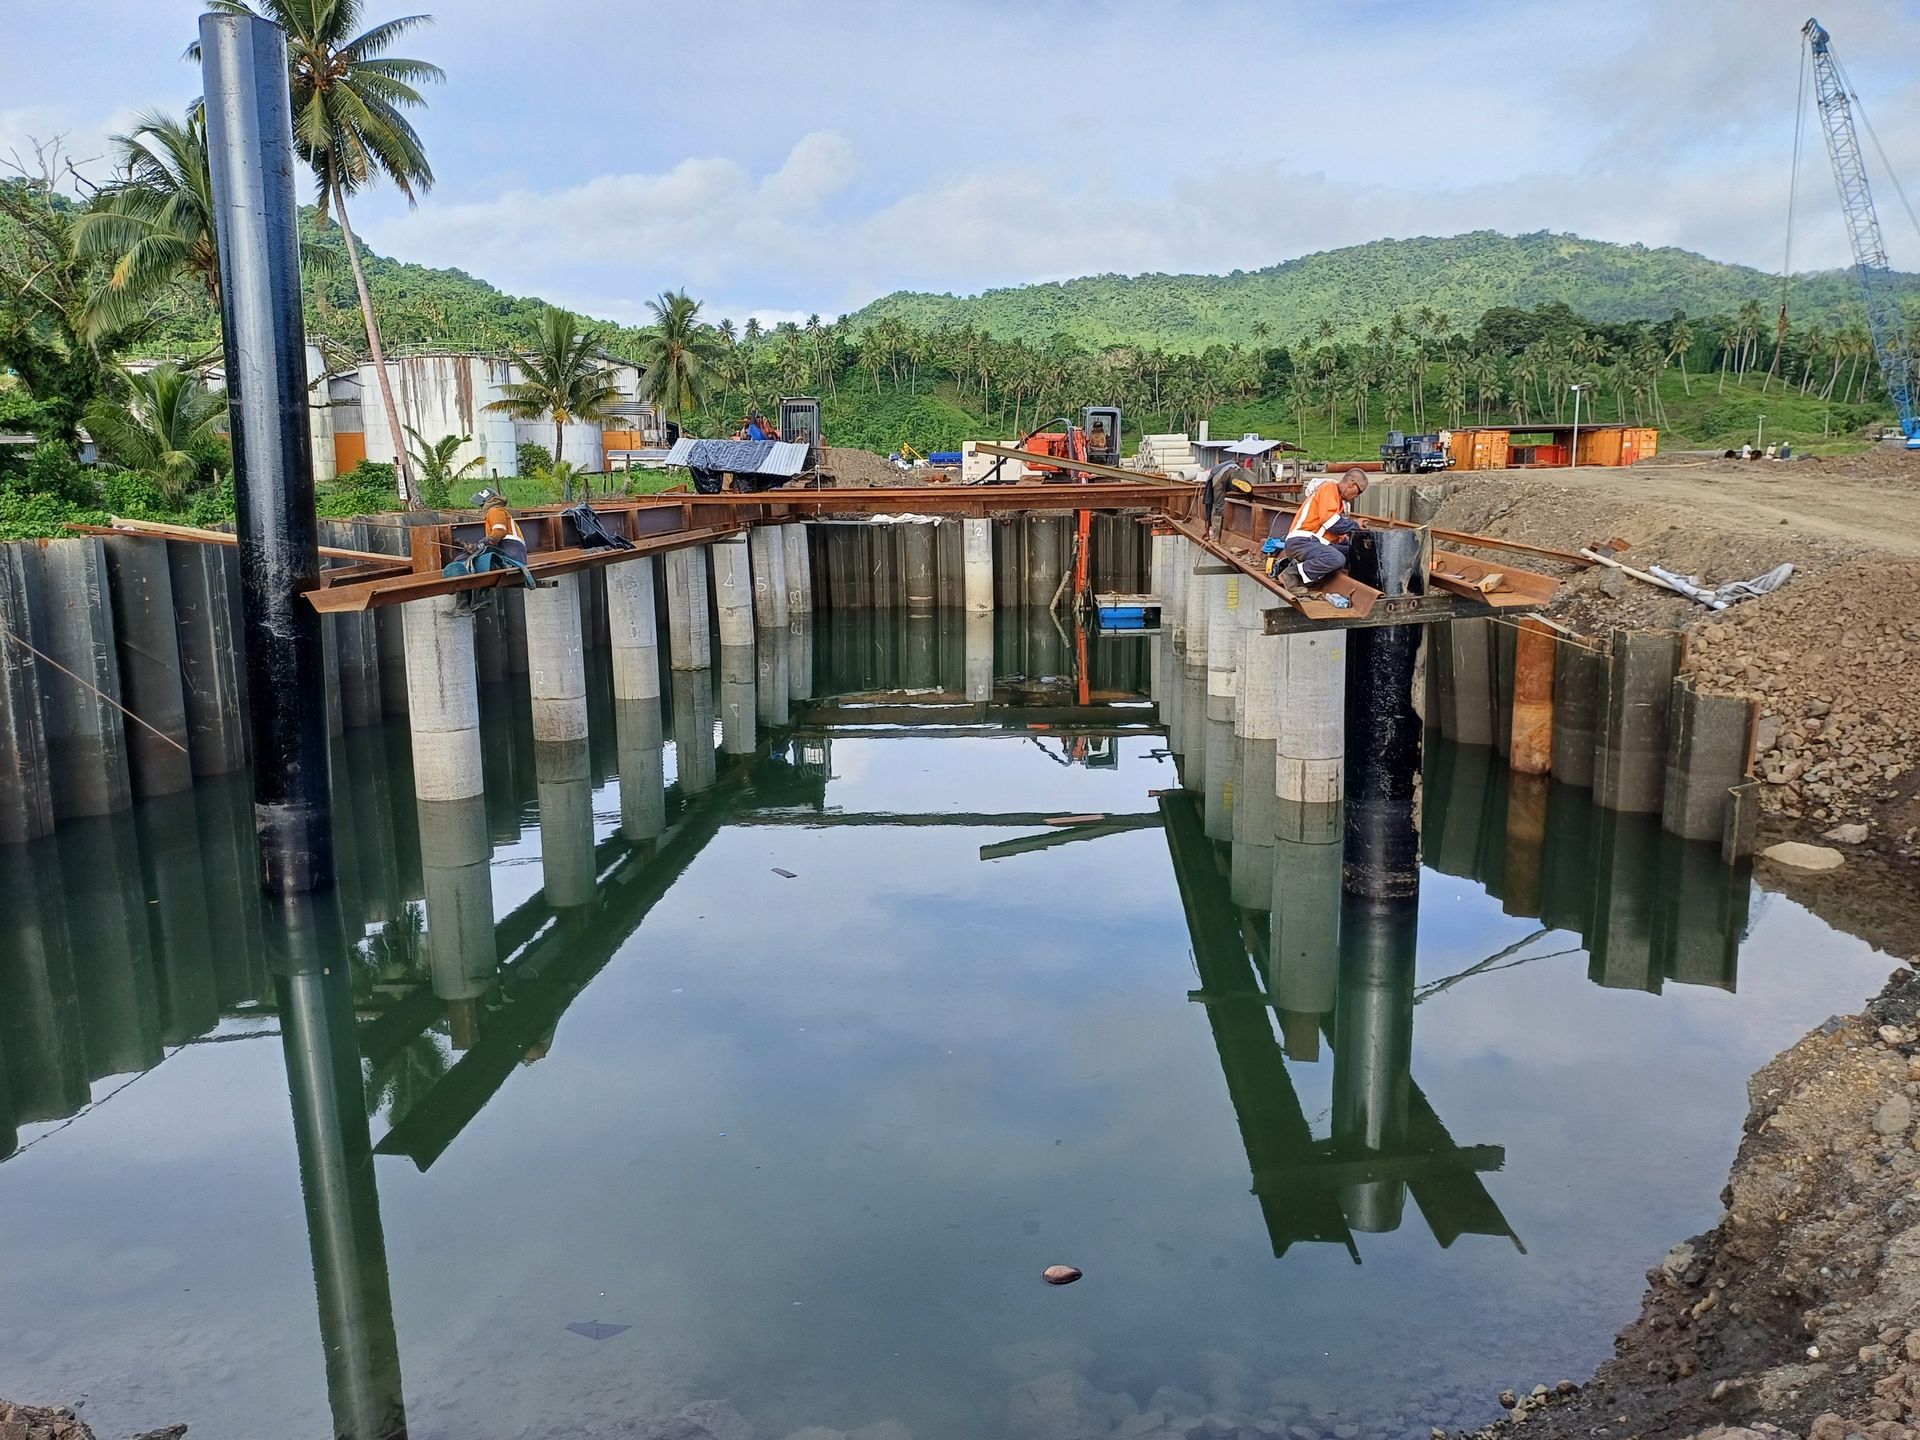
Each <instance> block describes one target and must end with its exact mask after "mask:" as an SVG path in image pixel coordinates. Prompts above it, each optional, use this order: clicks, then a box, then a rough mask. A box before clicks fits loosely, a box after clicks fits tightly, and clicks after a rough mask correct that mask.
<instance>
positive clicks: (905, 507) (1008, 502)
mask: <svg viewBox="0 0 1920 1440" xmlns="http://www.w3.org/2000/svg"><path fill="white" fill-rule="evenodd" d="M1121 473H1126V472H1121ZM1192 488H1193V487H1192V486H1190V485H1187V484H1185V483H1184V482H1182V481H1178V480H1156V479H1134V480H1131V481H1128V482H1126V483H1107V484H1085V485H1079V484H1072V483H1067V482H1062V483H1058V484H1050V483H1048V482H1045V481H1020V482H1018V483H1015V484H1011V485H967V486H960V485H926V486H887V487H884V488H882V487H877V486H876V487H872V488H868V489H855V488H848V489H844V490H762V491H759V492H757V493H754V494H734V493H731V492H723V493H721V494H719V495H701V496H698V497H695V498H696V499H697V500H699V501H700V502H702V503H704V504H709V505H712V504H720V505H725V506H728V507H730V509H731V511H732V512H733V513H738V512H740V511H742V510H746V511H756V510H761V511H764V512H765V518H771V519H795V518H799V517H802V516H806V515H830V514H856V515H859V514H877V515H892V514H908V515H911V514H941V515H950V514H962V515H970V516H974V517H976V518H981V517H985V516H989V515H1004V514H1014V513H1018V512H1021V511H1027V510H1157V509H1161V508H1163V507H1165V506H1167V505H1170V504H1177V503H1179V502H1181V501H1183V500H1184V499H1185V498H1187V495H1188V494H1189V492H1191V490H1192ZM682 499H683V497H680V496H650V495H649V496H634V497H632V498H631V499H630V500H627V501H622V502H620V503H621V504H627V505H632V506H634V507H635V508H639V509H643V510H644V509H648V508H652V507H654V506H656V505H658V504H660V503H661V502H666V503H669V504H671V503H673V502H675V501H679V500H682ZM596 508H598V507H596ZM608 508H612V507H611V506H610V507H608Z"/></svg>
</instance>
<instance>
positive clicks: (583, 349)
mask: <svg viewBox="0 0 1920 1440" xmlns="http://www.w3.org/2000/svg"><path fill="white" fill-rule="evenodd" d="M643 349H644V346H643ZM513 358H514V361H515V363H516V364H518V365H519V367H520V379H519V380H517V381H515V382H514V383H513V384H511V385H506V386H503V387H502V393H501V397H500V398H499V399H498V400H494V401H492V402H490V403H489V404H488V405H487V409H489V410H499V411H503V412H504V413H506V414H508V415H511V416H512V417H513V418H514V419H516V420H538V419H540V418H541V417H542V416H546V415H550V416H552V417H553V459H554V464H555V466H556V467H557V466H558V465H559V463H560V460H561V454H560V447H561V442H562V440H563V439H564V437H565V434H566V426H567V422H568V421H569V420H581V421H585V422H586V423H588V424H604V423H605V422H606V421H608V420H611V419H612V418H613V406H614V405H615V404H616V403H617V402H618V401H619V399H620V392H619V391H618V390H617V389H615V388H614V384H613V376H612V372H611V371H609V370H608V369H607V367H606V365H605V364H604V363H602V361H601V358H600V331H599V330H598V329H597V328H595V327H593V326H590V325H589V326H585V327H583V326H582V324H581V320H580V317H579V316H578V315H575V314H574V313H573V312H572V311H571V310H562V309H561V308H560V307H559V306H557V305H549V306H547V307H546V309H545V310H543V311H542V312H541V314H540V326H539V329H538V331H537V332H536V333H535V335H534V339H533V345H532V348H530V349H527V350H516V351H515V352H514V356H513ZM562 498H563V499H566V500H571V499H572V498H573V483H572V480H571V478H570V477H563V485H562Z"/></svg>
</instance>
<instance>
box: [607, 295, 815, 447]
mask: <svg viewBox="0 0 1920 1440" xmlns="http://www.w3.org/2000/svg"><path fill="white" fill-rule="evenodd" d="M647 308H648V309H649V310H651V311H653V324H652V325H651V326H650V327H649V328H648V330H647V332H646V334H645V335H644V336H643V337H642V338H641V341H640V363H641V364H642V365H644V366H645V367H646V373H645V376H644V378H643V379H642V381H641V384H642V386H643V387H644V389H645V393H646V398H647V399H648V400H651V401H652V402H653V403H654V405H655V406H656V407H657V408H658V409H659V411H660V413H661V414H662V415H665V416H666V417H667V418H668V419H669V420H673V421H675V422H678V421H679V420H680V419H681V418H682V417H683V416H685V414H686V412H687V411H689V410H697V409H699V408H700V402H701V401H702V400H703V399H705V397H706V391H707V382H708V371H709V370H710V369H712V368H713V366H714V363H715V362H716V361H717V360H718V359H719V356H720V345H719V341H718V340H717V338H716V337H715V336H714V333H713V329H712V327H711V326H709V325H707V324H705V323H703V322H702V321H701V319H700V302H699V301H698V300H695V299H694V298H693V297H692V296H690V295H688V294H687V293H686V292H685V291H684V290H669V291H667V292H666V293H665V294H664V295H662V296H661V297H660V298H659V299H658V300H649V301H648V302H647ZM782 328H783V332H785V331H786V330H788V329H789V328H790V327H782ZM757 329H758V327H757V326H756V324H755V323H754V322H753V321H752V320H749V321H748V322H747V333H748V334H749V336H754V338H758V337H757V336H755V335H754V332H755V331H756V330H757Z"/></svg>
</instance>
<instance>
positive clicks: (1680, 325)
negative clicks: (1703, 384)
mask: <svg viewBox="0 0 1920 1440" xmlns="http://www.w3.org/2000/svg"><path fill="white" fill-rule="evenodd" d="M1692 348H1693V326H1691V325H1689V324H1688V323H1687V317H1686V316H1684V315H1682V316H1680V317H1679V318H1677V319H1676V320H1675V321H1674V322H1673V326H1672V328H1671V329H1669V330H1668V331H1667V360H1668V361H1669V362H1672V361H1674V360H1678V361H1679V362H1680V388H1681V389H1682V390H1684V391H1686V393H1687V396H1688V398H1689V399H1691V398H1692V396H1693V386H1692V384H1690V383H1689V382H1688V380H1687V352H1688V351H1689V350H1691V349H1692Z"/></svg>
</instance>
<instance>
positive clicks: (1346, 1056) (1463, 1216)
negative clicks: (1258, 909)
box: [1160, 791, 1519, 1261]
mask: <svg viewBox="0 0 1920 1440" xmlns="http://www.w3.org/2000/svg"><path fill="white" fill-rule="evenodd" d="M1160 806H1161V813H1162V816H1163V817H1164V820H1165V824H1166V830H1167V846H1168V849H1169V851H1170V852H1171V853H1172V856H1173V863H1174V870H1175V874H1176V875H1177V877H1178V879H1179V883H1180V894H1181V899H1182V901H1183V903H1184V904H1185V907H1186V912H1187V923H1188V926H1189V929H1190V931H1191V934H1192V938H1193V953H1194V962H1195V965H1196V968H1197V969H1198V971H1199V974H1200V988H1199V989H1198V990H1195V991H1193V992H1192V993H1191V994H1190V995H1189V997H1188V998H1189V999H1191V1000H1194V1001H1196V1002H1197V1003H1199V1004H1202V1005H1204V1006H1205V1007H1206V1010H1207V1020H1208V1023H1209V1025H1210V1026H1211V1027H1212V1029H1213V1036H1214V1043H1215V1044H1216V1045H1217V1046H1218V1047H1219V1050H1220V1064H1221V1068H1222V1070H1223V1071H1224V1072H1225V1074H1226V1080H1227V1091H1228V1094H1229V1095H1230V1096H1231V1098H1232V1101H1233V1106H1234V1113H1235V1115H1236V1117H1237V1118H1238V1120H1239V1122H1240V1133H1241V1137H1242V1139H1243V1140H1244V1141H1245V1143H1246V1147H1247V1161H1248V1164H1249V1166H1250V1167H1251V1168H1252V1171H1253V1191H1254V1194H1256V1195H1257V1196H1258V1197H1259V1198H1260V1208H1261V1212H1262V1214H1263V1215H1264V1216H1265V1217H1266V1223H1267V1233H1268V1234H1269V1236H1270V1237H1271V1238H1272V1241H1273V1252H1274V1254H1275V1255H1276V1256H1279V1255H1284V1254H1286V1252H1287V1251H1288V1249H1290V1248H1291V1247H1292V1246H1293V1245H1294V1244H1296V1243H1298V1242H1300V1241H1322V1242H1332V1243H1338V1244H1342V1245H1344V1246H1345V1247H1346V1248H1347V1250H1348V1252H1349V1253H1350V1254H1351V1255H1352V1256H1353V1257H1354V1259H1355V1260H1356V1261H1358V1260H1359V1258H1360V1253H1359V1249H1358V1247H1357V1246H1356V1245H1355V1243H1354V1240H1353V1233H1352V1232H1353V1231H1355V1230H1360V1231H1370V1232H1378V1231H1386V1230H1393V1229H1397V1228H1398V1227H1399V1224H1400V1218H1401V1211H1402V1207H1403V1206H1404V1203H1405V1195H1406V1192H1407V1191H1409V1190H1411V1191H1412V1193H1413V1198H1414V1201H1415V1203H1416V1204H1418V1205H1419V1207H1420V1211H1421V1214H1422V1215H1424V1216H1425V1217H1426V1220H1427V1224H1428V1226H1429V1228H1430V1229H1431V1230H1432V1231H1433V1235H1434V1238H1435V1239H1437V1240H1438V1241H1439V1242H1440V1243H1441V1244H1442V1245H1443V1246H1448V1245H1451V1244H1452V1243H1453V1242H1454V1241H1455V1240H1457V1239H1458V1238H1459V1237H1460V1236H1462V1235H1466V1234H1474V1235H1506V1236H1509V1237H1512V1236H1513V1231H1512V1228H1511V1227H1510V1226H1509V1225H1508V1224H1507V1222H1506V1219H1505V1217H1504V1216H1502V1215H1501V1213H1500V1209H1499V1207H1498V1206H1497V1205H1496V1204H1495V1203H1494V1201H1493V1198H1492V1196H1491V1195H1489V1194H1488V1192H1487V1188H1486V1186H1485V1184H1484V1183H1483V1182H1482V1181H1481V1179H1480V1176H1479V1174H1478V1173H1477V1172H1479V1171H1482V1170H1494V1169H1498V1168H1499V1167H1500V1165H1501V1163H1502V1161H1503V1159H1504V1156H1505V1152H1504V1151H1503V1150H1502V1149H1501V1148H1500V1147H1499V1146H1497V1145H1479V1146H1461V1145H1459V1144H1457V1143H1456V1142H1455V1141H1454V1140H1453V1138H1452V1136H1451V1135H1450V1134H1448V1132H1447V1129H1446V1126H1445V1125H1444V1124H1442V1123H1441V1120H1440V1117H1439V1116H1438V1115H1437V1114H1436V1113H1435V1112H1434V1109H1433V1107H1432V1105H1431V1104H1430V1103H1429V1102H1428V1101H1427V1098H1426V1096H1425V1095H1424V1094H1423V1093H1422V1092H1421V1090H1420V1087H1419V1086H1417V1085H1415V1084H1414V1083H1413V1081H1412V1078H1411V1075H1410V1073H1409V1066H1410V1062H1411V1047H1412V1034H1413V963H1412V962H1413V955H1412V945H1413V928H1412V924H1411V919H1410V915H1409V914H1407V913H1404V912H1401V911H1398V910H1395V911H1378V910H1372V911H1370V910H1369V908H1368V907H1367V906H1366V905H1364V904H1359V903H1354V902H1349V903H1348V904H1347V905H1346V906H1345V907H1344V910H1343V908H1342V906H1341V903H1340V900H1339V884H1340V872H1339V869H1338V868H1337V866H1335V867H1333V868H1331V869H1327V868H1326V867H1321V868H1322V872H1323V874H1324V876H1325V878H1326V879H1327V880H1329V881H1330V882H1331V884H1330V887H1328V894H1327V895H1325V896H1323V897H1321V898H1322V899H1324V900H1326V901H1327V902H1328V903H1329V904H1330V905H1331V907H1332V909H1333V911H1334V912H1335V915H1336V916H1337V917H1338V918H1337V919H1336V918H1331V917H1330V918H1329V919H1328V921H1327V923H1325V924H1324V926H1323V927H1322V931H1321V935H1322V938H1323V939H1324V941H1325V942H1326V943H1325V944H1321V945H1318V946H1316V947H1314V949H1313V952H1312V954H1311V955H1310V956H1305V955H1294V956H1293V960H1292V963H1290V964H1289V966H1288V967H1286V968H1287V969H1288V970H1290V971H1291V972H1292V973H1289V974H1287V976H1286V980H1285V982H1283V983H1284V984H1285V986H1286V987H1287V988H1286V992H1285V994H1284V995H1283V994H1282V993H1281V992H1280V991H1269V990H1268V989H1267V988H1266V986H1264V985H1263V984H1262V983H1261V980H1260V977H1259V974H1258V969H1257V967H1256V966H1255V965H1254V964H1253V963H1252V962H1251V960H1250V957H1249V955H1248V953H1247V942H1246V938H1245V936H1244V935H1243V933H1242V930H1241V921H1240V916H1239V912H1238V911H1237V910H1236V909H1235V907H1234V905H1233V902H1232V898H1231V896H1230V895H1229V894H1228V893H1227V882H1226V877H1225V876H1224V875H1222V874H1221V872H1220V867H1219V864H1218V861H1217V860H1216V858H1215V852H1214V847H1213V845H1212V844H1211V843H1210V842H1209V841H1208V840H1207V839H1206V836H1205V834H1204V832H1203V830H1202V826H1201V817H1200V813H1199V805H1198V801H1197V798H1196V797H1195V796H1194V795H1193V794H1191V793H1190V792H1185V791H1182V792H1176V793H1173V794H1169V795H1164V796H1162V797H1161V800H1160ZM1302 848H1313V847H1311V846H1303V847H1302ZM1320 848H1324V849H1329V850H1331V851H1332V853H1333V854H1334V855H1335V856H1336V857H1337V856H1338V854H1339V847H1338V846H1337V845H1334V846H1325V847H1320ZM1300 898H1303V899H1304V897H1300ZM1296 913H1297V912H1296ZM1336 928H1337V929H1338V931H1339V933H1340V939H1339V940H1338V941H1337V942H1336V941H1335V940H1334V933H1335V930H1336ZM1335 944H1337V945H1338V948H1337V949H1335V948H1333V947H1334V945H1335ZM1276 954H1278V949H1277V947H1276ZM1302 962H1304V963H1305V964H1307V965H1310V966H1311V967H1312V968H1314V969H1315V970H1316V971H1318V972H1319V973H1317V974H1314V975H1303V974H1301V973H1300V970H1301V968H1302ZM1316 993H1317V994H1320V995H1324V996H1325V998H1326V1000H1332V1001H1333V1004H1332V1005H1331V1006H1330V1007H1328V1008H1330V1009H1331V1010H1332V1014H1331V1015H1328V1014H1325V1013H1324V1012H1323V1013H1320V1014H1312V1013H1311V1012H1304V1011H1303V1012H1298V1013H1294V1014H1288V1015H1284V1016H1283V1024H1286V1027H1287V1033H1288V1035H1289V1037H1290V1040H1291V1041H1292V1042H1293V1043H1292V1044H1291V1047H1290V1048H1291V1049H1292V1050H1293V1052H1294V1055H1295V1058H1296V1059H1301V1058H1311V1057H1312V1056H1313V1055H1315V1054H1317V1053H1318V1040H1319V1038H1320V1035H1321V1034H1324V1035H1325V1038H1327V1039H1328V1040H1330V1041H1331V1042H1332V1046H1333V1050H1334V1124H1333V1134H1332V1136H1331V1137H1329V1138H1326V1139H1315V1138H1314V1136H1313V1133H1312V1129H1311V1127H1310V1126H1309V1125H1308V1123H1307V1118H1306V1115H1305V1113H1304V1111H1303V1110H1302V1108H1301V1105H1300V1100H1299V1097H1298V1095H1297V1094H1296V1093H1295V1091H1294V1088H1293V1082H1292V1080H1291V1078H1290V1077H1289V1075H1288V1073H1287V1059H1286V1052H1284V1051H1283V1050H1282V1048H1281V1044H1280V1042H1279V1040H1278V1039H1277V1038H1276V1037H1275V1034H1274V1026H1273V1020H1272V1018H1271V1017H1270V1016H1269V1013H1268V1012H1269V1011H1270V1010H1272V1009H1275V1008H1279V1007H1281V1006H1283V1005H1286V1004H1289V1003H1300V1002H1302V1001H1303V1000H1305V1003H1311V1004H1316V1005H1324V1004H1325V1001H1324V1000H1313V999H1310V998H1307V997H1311V996H1313V995H1315V994H1316ZM1336 997H1337V998H1336ZM1302 1020H1305V1021H1306V1022H1307V1024H1308V1026H1309V1027H1310V1028H1308V1029H1307V1031H1306V1033H1305V1034H1304V1035H1303V1034H1301V1033H1300V1022H1301V1021H1302ZM1288 1022H1291V1023H1288ZM1514 1243H1515V1244H1518V1243H1519V1241H1518V1239H1517V1238H1515V1242H1514Z"/></svg>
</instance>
